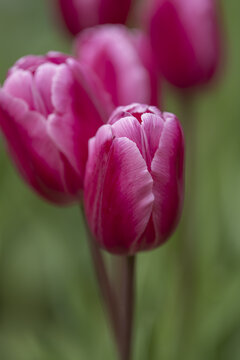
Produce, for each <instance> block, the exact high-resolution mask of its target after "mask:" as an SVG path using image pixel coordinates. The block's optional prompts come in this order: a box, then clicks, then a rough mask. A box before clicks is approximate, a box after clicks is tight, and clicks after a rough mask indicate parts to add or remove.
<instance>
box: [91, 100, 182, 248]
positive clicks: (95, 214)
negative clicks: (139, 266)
mask: <svg viewBox="0 0 240 360" xmlns="http://www.w3.org/2000/svg"><path fill="white" fill-rule="evenodd" d="M183 183H184V139H183V133H182V129H181V125H180V123H179V121H178V120H177V118H176V117H175V116H174V115H173V114H170V113H162V112H161V111H160V110H158V109H157V108H155V107H151V106H147V105H139V104H132V105H130V106H126V107H119V108H118V109H117V110H116V111H115V112H114V113H113V115H112V116H111V118H110V120H109V122H108V124H106V125H103V126H102V127H101V128H100V129H99V130H98V131H97V134H96V136H95V137H94V138H92V139H91V140H90V141H89V157H88V162H87V166H86V176H85V183H84V185H85V187H84V201H85V211H86V217H87V219H88V223H89V226H90V229H91V231H92V233H93V234H94V235H95V238H96V241H97V242H98V243H99V245H100V246H101V247H103V248H104V249H106V250H108V251H110V252H112V253H116V254H128V255H129V254H133V253H135V252H137V251H140V250H147V249H152V248H155V247H157V246H159V245H161V244H162V243H163V242H164V241H166V239H167V238H168V237H169V236H170V235H171V233H172V232H173V230H174V229H175V227H176V225H177V223H178V220H179V217H180V214H181V210H182V203H183V192H184V189H183V188H184V184H183Z"/></svg>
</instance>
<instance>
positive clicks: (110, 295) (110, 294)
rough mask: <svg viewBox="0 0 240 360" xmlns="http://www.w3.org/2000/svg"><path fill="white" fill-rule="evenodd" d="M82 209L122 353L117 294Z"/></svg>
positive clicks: (100, 284) (118, 345)
mask: <svg viewBox="0 0 240 360" xmlns="http://www.w3.org/2000/svg"><path fill="white" fill-rule="evenodd" d="M81 209H82V213H83V218H84V222H85V225H86V226H85V227H86V230H87V235H88V242H89V247H90V251H91V256H92V261H93V265H94V270H95V274H96V278H97V281H98V285H99V289H100V292H101V295H102V298H103V301H104V304H105V307H106V310H107V312H108V316H109V320H110V324H111V327H112V330H113V334H114V337H115V340H116V343H117V347H118V350H119V352H121V345H120V337H121V335H120V329H119V323H120V318H119V316H120V314H119V311H118V306H117V301H116V297H115V293H114V291H113V288H112V286H111V282H110V279H109V276H108V273H107V269H106V266H105V262H104V258H103V256H102V254H101V250H100V248H99V246H98V245H97V243H96V241H95V239H94V238H93V236H92V234H91V232H90V230H89V227H88V225H87V222H86V218H85V214H84V210H83V208H82V207H81Z"/></svg>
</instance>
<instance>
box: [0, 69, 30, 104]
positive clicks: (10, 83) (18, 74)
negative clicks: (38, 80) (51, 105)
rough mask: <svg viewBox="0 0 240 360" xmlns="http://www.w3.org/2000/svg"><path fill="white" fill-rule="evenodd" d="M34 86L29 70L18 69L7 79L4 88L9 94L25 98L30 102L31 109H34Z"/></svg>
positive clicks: (27, 102)
mask: <svg viewBox="0 0 240 360" xmlns="http://www.w3.org/2000/svg"><path fill="white" fill-rule="evenodd" d="M32 86H33V77H32V74H31V73H30V72H29V71H25V70H21V69H18V70H16V71H14V72H13V73H12V74H11V75H10V76H9V77H8V78H7V79H6V81H5V83H4V86H3V88H4V90H5V91H6V92H7V93H8V94H10V95H12V96H14V97H16V98H18V99H22V100H24V101H25V102H26V104H28V106H29V110H34V100H33V96H32Z"/></svg>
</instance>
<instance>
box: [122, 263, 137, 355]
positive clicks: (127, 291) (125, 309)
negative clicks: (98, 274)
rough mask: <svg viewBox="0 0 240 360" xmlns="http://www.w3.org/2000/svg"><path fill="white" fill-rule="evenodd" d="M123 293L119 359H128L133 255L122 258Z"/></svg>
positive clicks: (132, 300) (131, 312)
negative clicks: (123, 264)
mask: <svg viewBox="0 0 240 360" xmlns="http://www.w3.org/2000/svg"><path fill="white" fill-rule="evenodd" d="M124 260H125V266H124V267H123V294H122V296H123V297H122V299H123V301H122V302H121V305H122V306H121V308H120V312H121V319H122V327H121V328H122V330H121V360H130V359H131V355H132V333H133V314H134V301H135V256H127V257H125V258H124Z"/></svg>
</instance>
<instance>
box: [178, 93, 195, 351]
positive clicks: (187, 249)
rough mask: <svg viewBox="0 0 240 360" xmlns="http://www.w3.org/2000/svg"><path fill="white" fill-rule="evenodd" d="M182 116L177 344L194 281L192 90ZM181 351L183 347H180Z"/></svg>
mask: <svg viewBox="0 0 240 360" xmlns="http://www.w3.org/2000/svg"><path fill="white" fill-rule="evenodd" d="M181 100H182V101H181V102H182V117H183V119H184V123H183V125H184V132H185V141H186V192H185V205H184V211H183V219H182V226H181V228H180V236H181V241H180V246H181V248H180V252H179V254H180V259H179V260H180V267H181V269H182V273H181V277H182V281H181V285H180V287H181V288H180V292H181V294H183V298H182V310H183V313H182V324H181V328H180V331H181V334H182V336H183V338H181V340H180V343H181V344H180V346H183V345H184V344H186V343H185V341H184V340H183V339H188V338H189V337H190V336H191V333H192V327H193V321H194V319H193V314H194V301H195V289H196V288H195V283H196V281H195V280H196V279H195V277H196V256H195V255H196V250H195V249H196V244H194V239H195V231H196V230H195V194H196V164H197V141H196V140H197V139H196V138H197V119H196V118H195V114H194V98H193V96H192V94H189V93H186V94H183V97H182V99H181ZM181 353H182V354H183V350H181ZM183 357H184V355H183Z"/></svg>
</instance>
